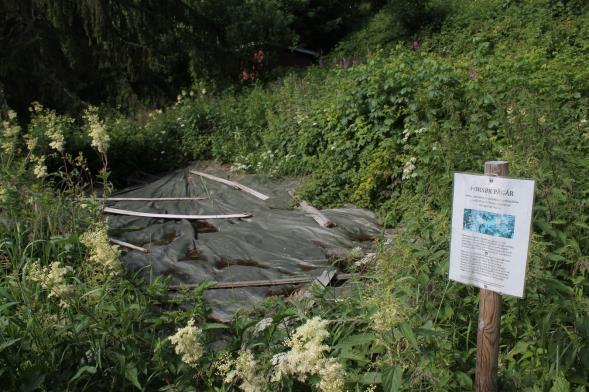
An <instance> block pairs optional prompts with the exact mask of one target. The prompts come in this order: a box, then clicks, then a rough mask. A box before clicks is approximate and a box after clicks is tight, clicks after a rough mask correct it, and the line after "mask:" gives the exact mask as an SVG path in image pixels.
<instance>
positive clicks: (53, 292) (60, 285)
mask: <svg viewBox="0 0 589 392" xmlns="http://www.w3.org/2000/svg"><path fill="white" fill-rule="evenodd" d="M71 271H73V269H72V267H70V266H62V265H61V263H59V262H54V263H51V265H50V266H48V267H41V266H40V265H39V264H37V263H32V264H31V265H30V266H29V268H28V277H29V279H30V280H32V281H33V282H37V283H39V284H40V285H41V287H43V288H44V289H45V290H48V291H49V295H48V297H49V298H52V297H53V298H57V299H59V300H60V301H59V306H61V307H63V308H65V307H68V304H67V302H65V301H64V298H65V297H66V296H67V295H68V294H70V293H71V292H72V290H73V287H72V286H70V285H68V284H67V282H66V281H65V276H66V274H68V273H69V272H71Z"/></svg>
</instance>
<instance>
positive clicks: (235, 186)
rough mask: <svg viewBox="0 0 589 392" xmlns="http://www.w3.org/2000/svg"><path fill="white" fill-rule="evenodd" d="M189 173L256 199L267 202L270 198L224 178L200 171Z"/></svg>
mask: <svg viewBox="0 0 589 392" xmlns="http://www.w3.org/2000/svg"><path fill="white" fill-rule="evenodd" d="M190 173H192V174H196V175H197V176H201V177H204V178H208V179H209V180H212V181H217V182H220V183H222V184H225V185H229V186H230V187H233V188H235V189H238V190H241V191H244V192H246V193H249V194H250V195H253V196H255V197H257V198H258V199H261V200H268V199H269V198H270V196H266V195H264V194H263V193H260V192H258V191H256V190H255V189H252V188H250V187H247V186H245V185H242V184H240V183H239V182H235V181H230V180H226V179H224V178H221V177H217V176H213V175H212V174H208V173H203V172H200V171H197V170H190Z"/></svg>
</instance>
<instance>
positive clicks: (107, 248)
mask: <svg viewBox="0 0 589 392" xmlns="http://www.w3.org/2000/svg"><path fill="white" fill-rule="evenodd" d="M80 241H81V242H82V244H84V245H85V246H86V247H87V248H88V250H89V251H90V261H92V262H93V263H94V264H95V266H96V267H97V268H99V269H100V270H102V271H104V272H106V273H108V274H112V275H116V274H118V273H119V272H120V271H121V263H120V261H119V254H120V252H119V248H118V247H117V246H115V245H111V243H110V242H109V240H108V234H107V231H106V226H105V225H104V224H98V225H96V226H94V228H93V229H92V230H90V231H87V232H86V233H84V234H82V236H81V237H80Z"/></svg>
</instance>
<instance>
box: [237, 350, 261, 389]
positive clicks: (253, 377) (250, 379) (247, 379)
mask: <svg viewBox="0 0 589 392" xmlns="http://www.w3.org/2000/svg"><path fill="white" fill-rule="evenodd" d="M257 365H258V364H257V362H256V361H255V359H254V355H253V354H252V352H251V351H250V350H241V351H240V352H239V356H238V357H237V359H236V360H235V369H234V371H233V372H234V374H233V376H234V377H239V378H240V380H241V383H240V384H239V389H241V390H242V391H244V392H260V391H262V390H263V389H264V385H265V384H266V380H265V379H264V377H263V376H260V375H258V374H256V369H257ZM230 374H231V372H230ZM230 374H228V377H229V376H230Z"/></svg>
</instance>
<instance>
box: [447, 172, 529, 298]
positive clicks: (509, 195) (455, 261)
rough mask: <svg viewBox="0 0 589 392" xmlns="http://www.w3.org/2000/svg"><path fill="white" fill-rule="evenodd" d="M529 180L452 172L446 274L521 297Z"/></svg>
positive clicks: (527, 239) (524, 273) (526, 246)
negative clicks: (450, 235)
mask: <svg viewBox="0 0 589 392" xmlns="http://www.w3.org/2000/svg"><path fill="white" fill-rule="evenodd" d="M533 204H534V181H533V180H521V179H512V178H506V177H492V176H483V175H476V174H464V173H455V174H454V200H453V203H452V240H451V242H450V279H451V280H455V281H457V282H461V283H465V284H469V285H473V286H476V287H480V288H484V289H487V290H492V291H495V292H497V293H500V294H508V295H513V296H516V297H520V298H521V297H523V295H524V282H525V276H526V264H527V258H528V244H529V241H530V229H531V222H532V206H533Z"/></svg>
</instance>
